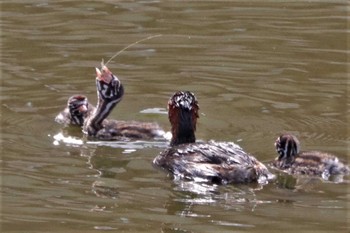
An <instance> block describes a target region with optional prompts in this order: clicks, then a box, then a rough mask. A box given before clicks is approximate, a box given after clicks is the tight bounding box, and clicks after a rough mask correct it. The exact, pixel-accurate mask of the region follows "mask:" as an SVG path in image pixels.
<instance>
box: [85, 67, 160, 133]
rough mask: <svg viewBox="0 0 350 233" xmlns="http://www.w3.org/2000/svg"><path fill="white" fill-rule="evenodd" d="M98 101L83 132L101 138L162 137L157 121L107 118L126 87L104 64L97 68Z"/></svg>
mask: <svg viewBox="0 0 350 233" xmlns="http://www.w3.org/2000/svg"><path fill="white" fill-rule="evenodd" d="M96 76H97V77H96V88H97V97H98V102H97V106H96V109H95V110H94V112H93V113H92V114H91V115H90V116H89V117H88V118H87V119H86V120H85V123H84V126H83V132H84V133H86V134H87V135H88V136H90V137H93V138H96V139H100V140H125V139H152V138H162V136H163V135H164V133H165V132H164V131H163V130H162V129H161V127H160V126H159V125H158V124H156V123H148V122H138V121H117V120H110V119H106V118H107V117H108V115H109V114H110V113H111V111H112V110H113V108H114V107H115V106H116V105H117V104H118V103H119V102H120V101H121V99H122V97H123V95H124V87H123V85H122V83H121V82H120V80H119V79H118V78H117V77H116V76H115V75H114V74H112V72H111V71H110V70H109V69H108V68H107V66H105V65H103V64H102V68H101V70H100V69H98V68H96Z"/></svg>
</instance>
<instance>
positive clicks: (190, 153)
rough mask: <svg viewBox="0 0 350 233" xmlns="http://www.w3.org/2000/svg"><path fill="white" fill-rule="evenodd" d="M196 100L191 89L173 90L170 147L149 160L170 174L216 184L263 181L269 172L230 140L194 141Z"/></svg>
mask: <svg viewBox="0 0 350 233" xmlns="http://www.w3.org/2000/svg"><path fill="white" fill-rule="evenodd" d="M198 110H199V106H198V102H197V99H196V97H195V96H194V94H193V93H191V92H188V91H185V92H176V93H175V94H174V95H173V96H172V97H171V98H170V100H169V102H168V117H169V121H170V123H171V132H172V136H173V137H172V139H171V142H170V145H171V147H170V148H168V149H166V150H165V151H163V152H161V153H160V154H159V155H158V156H157V157H156V158H155V159H154V160H153V164H154V165H156V166H158V167H161V168H163V169H165V170H167V171H168V172H170V173H171V174H173V175H174V178H182V179H189V180H205V181H209V182H213V183H218V184H228V183H248V182H266V181H267V180H268V179H270V178H272V177H273V175H272V174H271V173H270V172H269V171H268V170H267V168H266V167H265V165H263V164H262V163H261V162H259V161H258V160H257V159H256V158H255V157H253V156H252V155H250V154H248V153H246V152H244V151H243V149H242V148H241V147H239V146H238V145H236V144H234V143H232V142H215V141H209V142H207V143H196V142H195V141H196V138H195V130H196V123H197V118H198V117H199V116H198Z"/></svg>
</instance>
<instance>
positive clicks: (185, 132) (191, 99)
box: [168, 91, 199, 146]
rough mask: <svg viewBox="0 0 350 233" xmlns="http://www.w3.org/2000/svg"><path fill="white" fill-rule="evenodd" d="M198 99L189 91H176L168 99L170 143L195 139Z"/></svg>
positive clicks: (188, 141)
mask: <svg viewBox="0 0 350 233" xmlns="http://www.w3.org/2000/svg"><path fill="white" fill-rule="evenodd" d="M198 110H199V106H198V101H197V99H196V97H195V96H194V94H193V93H191V92H189V91H178V92H176V93H175V94H174V95H173V96H172V97H171V98H170V99H169V101H168V116H169V121H170V124H171V132H172V135H173V137H172V139H171V142H170V144H171V145H172V146H173V145H178V144H182V143H191V142H195V141H196V137H195V134H194V132H195V131H196V124H197V118H198V117H199V116H198Z"/></svg>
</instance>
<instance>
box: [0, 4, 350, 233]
mask: <svg viewBox="0 0 350 233" xmlns="http://www.w3.org/2000/svg"><path fill="white" fill-rule="evenodd" d="M347 10H348V5H347V2H346V1H322V2H315V1H311V2H302V1H299V2H285V1H281V2H278V1H268V2H265V3H263V2H261V3H260V2H253V1H232V2H221V3H218V2H196V1H194V2H181V3H178V2H171V1H170V2H157V1H121V2H114V1H88V2H86V1H74V2H73V1H55V2H54V3H53V2H51V1H33V0H28V1H19V0H11V1H3V3H2V10H1V11H2V12H1V16H2V29H1V30H2V42H1V47H2V68H1V70H2V73H1V81H2V85H1V95H0V97H1V134H2V135H1V141H2V152H1V183H2V184H1V200H2V205H1V227H2V229H1V231H2V232H10V231H11V232H48V231H50V232H103V231H118V232H271V231H282V230H283V231H284V232H295V230H299V231H324V232H336V231H337V232H348V231H349V225H348V220H349V217H348V209H347V207H348V205H349V203H350V201H349V197H350V196H349V191H348V184H347V183H348V181H349V178H345V180H344V182H341V183H334V182H325V181H321V180H318V179H295V178H293V177H290V176H286V175H283V174H278V177H277V179H276V180H275V181H274V182H271V183H269V184H268V185H265V186H259V185H253V184H252V185H229V186H215V185H206V184H198V183H193V182H181V181H173V180H171V179H170V178H169V177H167V176H166V174H165V173H163V172H162V171H159V170H157V169H155V168H154V167H152V165H151V161H152V160H153V158H154V157H155V156H156V155H157V154H158V153H159V152H160V151H162V150H163V149H164V148H165V147H166V143H163V142H140V141H136V142H114V143H103V144H98V143H96V142H95V143H93V142H89V141H86V140H85V139H84V138H83V136H82V134H81V131H80V130H79V129H76V128H63V127H62V126H61V125H58V124H56V123H55V122H54V117H55V115H56V114H57V113H58V112H59V111H60V110H61V109H62V108H63V107H64V105H65V103H66V101H67V99H68V97H69V96H70V95H72V94H77V93H80V94H85V95H87V96H88V98H89V100H90V101H91V102H92V103H95V102H96V90H95V86H94V75H95V74H94V67H95V66H99V63H100V62H101V60H102V59H104V60H105V61H106V60H108V59H109V58H110V57H112V56H113V55H114V54H115V53H116V52H118V51H119V50H121V49H122V48H124V47H125V46H127V45H129V44H131V43H133V42H135V41H137V40H140V39H142V38H146V37H148V36H151V35H158V34H161V35H162V36H160V37H156V38H153V39H151V40H148V41H144V42H142V43H139V44H137V45H135V46H133V47H131V48H129V49H128V50H126V51H124V52H123V53H122V54H121V55H119V56H118V57H117V58H115V59H114V60H113V61H112V62H111V63H110V64H109V68H110V69H111V70H112V71H113V72H114V73H115V74H117V76H118V77H119V79H120V80H121V81H122V82H123V83H124V85H125V89H126V90H125V91H126V93H125V97H124V99H123V101H122V102H121V103H120V104H119V105H118V107H117V108H116V109H115V111H113V113H112V115H111V117H112V118H116V119H134V120H141V121H156V122H158V123H159V124H160V125H162V126H163V127H164V128H165V129H167V130H169V123H168V119H167V115H166V103H167V100H168V98H169V97H170V95H171V94H172V93H173V92H175V91H177V90H191V91H193V92H194V93H195V94H196V95H197V98H198V100H199V104H200V119H199V124H198V130H197V138H198V139H201V140H209V139H216V140H223V141H234V142H237V143H238V144H239V145H241V146H242V147H243V148H244V149H245V150H246V151H248V152H250V153H252V154H254V155H256V157H258V158H259V160H261V161H263V162H269V161H271V160H272V159H273V158H274V157H275V156H276V153H275V151H274V148H273V143H274V140H275V138H276V137H277V136H278V134H279V133H281V132H284V131H288V132H292V133H295V134H296V135H297V136H298V137H299V139H300V140H301V141H302V147H303V149H305V150H313V149H318V150H324V151H328V152H331V153H334V154H337V155H339V157H340V158H341V159H343V160H347V159H348V158H349V155H350V154H349V151H348V148H349V141H350V136H349V133H348V131H347V129H348V118H347V117H348V115H349V112H348V106H349V105H348V101H349V97H348V95H347V94H348V85H349V80H348V70H347V68H348V60H347V57H348V53H349V50H348V47H347V42H348V40H347V37H348V29H347V22H348V20H349V17H348V14H347Z"/></svg>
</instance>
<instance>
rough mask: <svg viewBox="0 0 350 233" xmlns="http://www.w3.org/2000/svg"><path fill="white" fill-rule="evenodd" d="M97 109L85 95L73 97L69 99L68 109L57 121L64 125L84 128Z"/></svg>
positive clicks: (58, 116) (61, 113)
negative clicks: (86, 121) (87, 119)
mask: <svg viewBox="0 0 350 233" xmlns="http://www.w3.org/2000/svg"><path fill="white" fill-rule="evenodd" d="M94 110H95V107H94V106H93V105H91V104H90V103H89V102H88V99H87V97H86V96H84V95H73V96H71V97H69V99H68V102H67V107H66V108H65V109H64V110H63V111H61V112H60V113H59V114H58V115H57V116H56V118H55V121H56V122H58V123H60V124H64V125H78V126H83V125H84V121H85V119H86V118H88V117H89V116H90V115H91V114H92V112H93V111H94Z"/></svg>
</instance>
